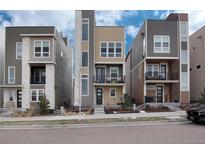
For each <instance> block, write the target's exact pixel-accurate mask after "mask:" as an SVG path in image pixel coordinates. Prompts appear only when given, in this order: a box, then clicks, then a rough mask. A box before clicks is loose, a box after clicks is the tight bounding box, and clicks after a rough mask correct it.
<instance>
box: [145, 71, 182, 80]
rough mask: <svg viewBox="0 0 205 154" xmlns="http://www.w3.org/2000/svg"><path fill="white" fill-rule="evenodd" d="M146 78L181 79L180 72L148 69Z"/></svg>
mask: <svg viewBox="0 0 205 154" xmlns="http://www.w3.org/2000/svg"><path fill="white" fill-rule="evenodd" d="M145 80H179V73H178V72H158V71H154V72H152V71H148V72H146V73H145Z"/></svg>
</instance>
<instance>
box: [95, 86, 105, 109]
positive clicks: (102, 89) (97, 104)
mask: <svg viewBox="0 0 205 154" xmlns="http://www.w3.org/2000/svg"><path fill="white" fill-rule="evenodd" d="M97 89H102V104H101V105H104V94H103V90H104V89H103V87H96V88H95V105H100V104H97Z"/></svg>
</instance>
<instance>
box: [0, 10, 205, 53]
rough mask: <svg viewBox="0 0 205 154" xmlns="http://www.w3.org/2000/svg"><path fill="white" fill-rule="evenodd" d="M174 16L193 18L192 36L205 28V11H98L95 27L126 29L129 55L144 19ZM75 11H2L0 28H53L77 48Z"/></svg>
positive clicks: (0, 13)
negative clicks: (177, 13) (75, 41)
mask: <svg viewBox="0 0 205 154" xmlns="http://www.w3.org/2000/svg"><path fill="white" fill-rule="evenodd" d="M171 12H187V13H189V18H190V33H192V32H194V31H196V30H197V29H199V28H200V27H202V26H204V25H205V11H203V10H202V11H200V10H197V11H194V10H192V11H174V10H173V11H170V10H144V11H143V10H140V11H134V10H132V11H125V10H122V11H96V24H97V25H99V26H102V25H103V26H106V25H107V26H114V25H121V26H125V30H126V53H127V51H128V49H129V47H130V45H131V43H132V41H133V39H134V37H135V36H136V34H137V32H138V30H139V28H140V27H141V25H142V24H143V22H144V20H145V19H165V18H166V17H167V15H168V14H169V13H171ZM74 13H75V12H74V11H0V27H1V28H2V27H5V26H24V25H32V26H34V25H52V26H56V27H57V29H58V30H59V31H62V32H63V34H64V35H65V36H67V37H68V38H69V40H70V43H71V45H72V46H73V44H74V27H75V19H74V17H75V16H74Z"/></svg>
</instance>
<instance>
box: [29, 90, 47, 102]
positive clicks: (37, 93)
mask: <svg viewBox="0 0 205 154" xmlns="http://www.w3.org/2000/svg"><path fill="white" fill-rule="evenodd" d="M40 90H42V91H43V93H44V95H45V89H31V90H30V101H31V102H39V101H40V100H39V99H38V97H39V91H40ZM33 91H36V100H35V101H33V100H32V92H33Z"/></svg>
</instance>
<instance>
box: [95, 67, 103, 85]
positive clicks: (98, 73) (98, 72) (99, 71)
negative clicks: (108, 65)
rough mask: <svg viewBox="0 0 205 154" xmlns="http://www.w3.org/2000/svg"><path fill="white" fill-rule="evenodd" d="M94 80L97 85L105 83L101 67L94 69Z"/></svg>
mask: <svg viewBox="0 0 205 154" xmlns="http://www.w3.org/2000/svg"><path fill="white" fill-rule="evenodd" d="M96 80H97V82H98V83H104V82H105V68H102V67H98V68H96Z"/></svg>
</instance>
